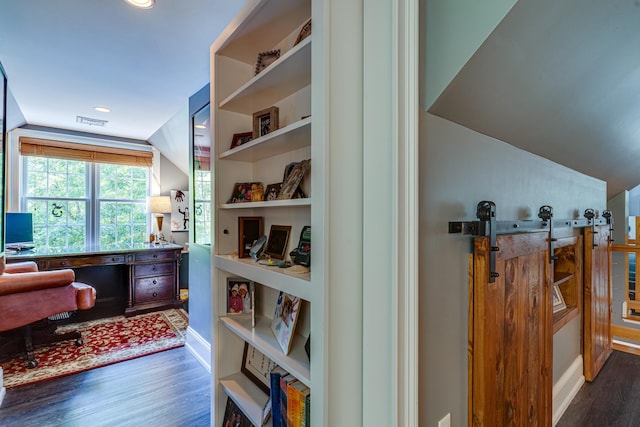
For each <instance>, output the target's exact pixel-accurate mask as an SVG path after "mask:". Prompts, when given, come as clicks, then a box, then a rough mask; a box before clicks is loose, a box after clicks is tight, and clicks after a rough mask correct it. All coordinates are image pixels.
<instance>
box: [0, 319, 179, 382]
mask: <svg viewBox="0 0 640 427" xmlns="http://www.w3.org/2000/svg"><path fill="white" fill-rule="evenodd" d="M187 326H188V317H187V314H186V313H185V312H184V311H183V310H177V309H170V310H164V311H158V312H154V313H148V314H141V315H138V316H133V317H129V318H125V317H124V316H117V317H110V318H107V319H99V320H92V321H89V322H83V323H75V324H70V325H66V326H61V327H59V328H58V332H59V333H63V332H67V331H72V330H78V331H80V332H81V333H82V339H83V340H84V344H83V345H82V346H80V347H77V346H76V345H75V344H74V342H73V341H66V342H63V343H56V344H52V345H50V346H48V347H41V348H39V349H37V350H36V352H35V354H36V360H37V361H38V362H39V364H38V366H37V367H36V368H33V369H27V368H25V366H24V363H23V362H24V360H23V359H22V358H16V359H13V360H10V361H8V362H5V363H3V364H2V365H1V366H2V370H3V371H4V386H5V387H7V388H11V387H18V386H22V385H25V384H30V383H34V382H38V381H44V380H48V379H51V378H56V377H61V376H65V375H70V374H74V373H76V372H81V371H86V370H89V369H93V368H98V367H100V366H105V365H110V364H112V363H116V362H122V361H124V360H128V359H133V358H136V357H140V356H145V355H147V354H151V353H157V352H159V351H164V350H169V349H171V348H176V347H180V346H183V345H184V343H185V340H186V330H187Z"/></svg>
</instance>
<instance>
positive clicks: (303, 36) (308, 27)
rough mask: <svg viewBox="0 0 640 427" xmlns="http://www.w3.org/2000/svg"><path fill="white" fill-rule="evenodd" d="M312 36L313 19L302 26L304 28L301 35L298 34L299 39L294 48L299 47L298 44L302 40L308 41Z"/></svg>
mask: <svg viewBox="0 0 640 427" xmlns="http://www.w3.org/2000/svg"><path fill="white" fill-rule="evenodd" d="M310 35H311V19H309V20H308V21H307V23H306V24H304V25H303V26H302V28H301V29H300V33H298V37H297V38H296V41H295V43H293V45H294V46H295V45H297V44H298V43H300V42H301V41H302V40H304V39H306V38H307V37H309V36H310Z"/></svg>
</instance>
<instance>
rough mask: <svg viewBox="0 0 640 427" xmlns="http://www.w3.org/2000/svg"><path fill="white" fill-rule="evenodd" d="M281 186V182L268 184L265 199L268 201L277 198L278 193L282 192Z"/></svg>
mask: <svg viewBox="0 0 640 427" xmlns="http://www.w3.org/2000/svg"><path fill="white" fill-rule="evenodd" d="M280 187H282V183H281V182H278V183H277V184H269V185H267V189H266V190H265V192H264V199H265V200H267V201H271V200H277V199H278V194H280Z"/></svg>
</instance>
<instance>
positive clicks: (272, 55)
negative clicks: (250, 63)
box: [255, 49, 280, 76]
mask: <svg viewBox="0 0 640 427" xmlns="http://www.w3.org/2000/svg"><path fill="white" fill-rule="evenodd" d="M278 58H280V49H275V50H268V51H266V52H260V53H259V54H258V59H257V60H256V74H255V75H256V76H257V75H258V74H260V72H261V71H262V70H264V69H265V68H267V67H268V66H269V65H271V64H273V63H274V62H275V61H276V60H277V59H278Z"/></svg>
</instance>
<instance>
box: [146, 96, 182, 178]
mask: <svg viewBox="0 0 640 427" xmlns="http://www.w3.org/2000/svg"><path fill="white" fill-rule="evenodd" d="M149 142H150V143H151V144H152V145H153V146H154V147H156V148H157V149H158V150H159V151H160V152H161V153H162V154H163V155H164V156H165V157H166V158H167V159H169V161H171V162H172V163H173V164H174V165H175V166H176V167H177V168H178V169H180V170H181V171H182V173H184V174H185V175H189V103H188V102H187V100H185V103H184V105H183V106H182V107H181V108H180V110H179V111H178V112H176V114H175V115H174V116H173V117H172V118H170V119H169V120H168V121H167V122H166V123H165V124H164V125H162V127H161V128H160V129H158V130H157V131H156V132H155V133H154V134H153V135H151V136H150V137H149ZM162 186H163V187H165V186H164V184H162ZM186 188H188V187H185V188H184V189H186Z"/></svg>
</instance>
